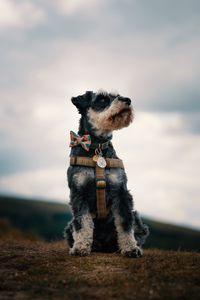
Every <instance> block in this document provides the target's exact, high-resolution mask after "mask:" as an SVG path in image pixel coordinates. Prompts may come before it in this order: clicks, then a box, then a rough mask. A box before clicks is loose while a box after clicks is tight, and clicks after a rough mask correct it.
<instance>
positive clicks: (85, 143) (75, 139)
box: [69, 131, 91, 151]
mask: <svg viewBox="0 0 200 300" xmlns="http://www.w3.org/2000/svg"><path fill="white" fill-rule="evenodd" d="M70 137H71V142H70V145H69V146H70V147H76V146H78V145H81V146H82V147H83V149H84V150H86V151H89V150H90V149H89V148H90V145H91V137H90V135H89V134H85V135H83V136H82V137H81V136H79V135H78V134H76V133H75V132H73V131H70Z"/></svg>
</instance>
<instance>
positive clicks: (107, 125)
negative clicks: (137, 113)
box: [88, 99, 134, 134]
mask: <svg viewBox="0 0 200 300" xmlns="http://www.w3.org/2000/svg"><path fill="white" fill-rule="evenodd" d="M88 118H89V122H90V124H91V125H92V127H93V128H94V129H95V130H96V133H97V134H108V133H110V132H112V131H113V130H118V129H121V128H123V127H127V126H129V124H130V123H131V122H132V121H133V118H134V113H133V107H132V106H128V105H127V104H126V103H125V102H122V101H119V100H117V99H116V100H114V101H113V103H112V104H111V106H110V107H109V108H108V109H106V110H104V111H102V112H97V111H95V110H93V109H92V108H90V109H89V110H88Z"/></svg>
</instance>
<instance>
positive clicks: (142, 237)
mask: <svg viewBox="0 0 200 300" xmlns="http://www.w3.org/2000/svg"><path fill="white" fill-rule="evenodd" d="M133 217H134V224H133V227H134V235H135V239H136V241H137V242H138V244H139V245H140V246H142V245H143V244H144V243H145V242H146V239H147V237H148V236H149V227H148V226H147V225H146V224H144V223H143V221H142V218H141V216H140V214H139V213H138V212H137V211H136V210H135V211H133Z"/></svg>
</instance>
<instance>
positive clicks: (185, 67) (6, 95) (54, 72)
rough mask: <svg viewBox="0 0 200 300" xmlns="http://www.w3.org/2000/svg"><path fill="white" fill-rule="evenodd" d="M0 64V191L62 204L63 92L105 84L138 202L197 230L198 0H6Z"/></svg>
mask: <svg viewBox="0 0 200 300" xmlns="http://www.w3.org/2000/svg"><path fill="white" fill-rule="evenodd" d="M0 66H1V67H0V194H8V195H10V194H11V195H20V196H24V197H31V198H38V199H40V198H42V199H51V200H55V201H60V202H66V201H68V199H69V190H68V187H67V182H66V170H67V167H68V164H69V151H70V149H69V131H70V130H73V131H77V129H78V120H79V115H78V113H77V111H76V108H75V107H74V106H73V105H72V103H71V101H70V99H71V97H72V96H77V95H79V94H83V93H84V92H85V91H86V90H93V91H97V90H99V89H102V88H103V89H105V90H108V91H111V92H112V91H117V92H118V93H120V94H121V95H123V96H127V97H130V98H131V99H132V103H133V106H134V109H135V120H134V122H133V123H132V124H131V126H129V127H128V128H125V129H122V130H120V131H116V132H114V137H113V144H114V147H115V149H116V151H117V154H118V156H119V157H120V158H122V159H123V161H124V164H125V167H126V172H127V176H128V188H129V189H130V191H131V193H132V194H133V197H134V203H135V209H136V210H138V211H139V212H140V213H141V214H142V215H144V216H147V217H150V218H154V219H156V220H161V221H165V222H171V223H175V224H181V225H186V226H192V227H195V228H199V229H200V219H199V213H200V182H199V179H200V168H199V166H200V84H199V78H200V2H199V1H198V0H187V1H186V0H173V1H172V0H168V1H165V0H151V1H149V0H87V1H85V0H68V1H67V0H57V1H54V0H34V1H27V0H1V1H0Z"/></svg>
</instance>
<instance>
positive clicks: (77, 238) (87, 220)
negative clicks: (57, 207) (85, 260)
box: [70, 212, 94, 256]
mask: <svg viewBox="0 0 200 300" xmlns="http://www.w3.org/2000/svg"><path fill="white" fill-rule="evenodd" d="M93 230H94V223H93V219H92V216H91V214H90V213H88V212H87V213H84V214H83V215H79V216H75V217H74V221H73V238H74V245H73V247H72V248H71V249H70V254H72V255H80V256H86V255H89V254H90V252H91V247H92V243H93Z"/></svg>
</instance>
